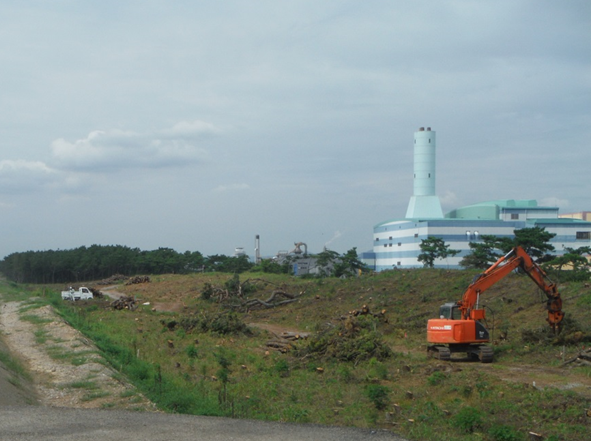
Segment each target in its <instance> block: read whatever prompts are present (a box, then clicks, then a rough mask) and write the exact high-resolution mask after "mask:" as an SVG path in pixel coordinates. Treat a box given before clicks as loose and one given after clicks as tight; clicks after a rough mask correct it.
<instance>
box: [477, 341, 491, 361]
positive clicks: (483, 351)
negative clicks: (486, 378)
mask: <svg viewBox="0 0 591 441" xmlns="http://www.w3.org/2000/svg"><path fill="white" fill-rule="evenodd" d="M493 357H494V351H493V348H492V347H491V346H487V345H481V346H480V351H479V353H478V358H479V359H480V362H481V363H492V361H493Z"/></svg>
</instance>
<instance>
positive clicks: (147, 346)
mask: <svg viewBox="0 0 591 441" xmlns="http://www.w3.org/2000/svg"><path fill="white" fill-rule="evenodd" d="M473 275H474V272H470V271H466V272H461V271H441V270H416V271H408V270H401V271H391V272H386V273H380V274H377V275H374V276H368V277H362V278H359V279H351V280H319V279H294V278H291V277H287V276H276V275H274V276H271V277H268V278H267V276H266V275H257V276H256V277H259V276H260V277H265V278H266V279H268V280H269V281H272V282H273V283H274V284H275V285H274V286H282V287H283V289H285V290H287V291H289V292H298V293H300V292H301V293H304V294H303V295H302V296H301V298H300V300H299V301H298V302H296V303H292V304H290V305H286V306H284V307H280V308H275V309H271V310H263V311H250V312H248V313H244V312H238V313H237V318H238V319H239V320H242V321H244V322H245V323H249V322H253V323H256V322H260V323H272V324H276V325H280V326H284V327H287V328H291V329H298V330H301V331H307V332H315V331H319V330H321V329H325V327H326V324H327V323H331V326H337V325H338V324H339V323H341V319H340V318H341V317H342V316H344V315H346V314H347V312H348V311H351V310H354V309H358V308H360V307H361V306H362V305H363V304H367V305H368V306H369V307H370V309H371V310H372V311H380V310H382V309H385V310H386V311H387V318H388V320H387V322H379V323H375V325H374V329H373V331H374V332H376V333H378V334H379V335H381V336H382V338H383V340H384V341H385V343H386V344H387V345H388V346H389V347H391V348H392V352H393V356H392V357H390V358H386V359H384V360H378V359H377V358H375V357H374V358H369V359H360V358H358V357H353V358H351V360H353V361H340V360H339V359H337V358H323V357H319V356H316V355H315V354H313V353H310V354H309V355H308V354H307V355H305V356H297V355H295V352H288V353H286V354H282V353H279V352H275V351H273V350H268V348H267V347H266V342H267V341H268V340H269V339H270V338H271V336H269V335H267V334H266V333H265V332H264V331H260V330H254V332H252V333H251V334H248V335H247V334H220V333H216V332H212V331H208V332H202V331H200V330H197V329H192V330H187V329H181V328H179V327H177V328H175V329H172V330H169V329H168V327H167V326H165V325H164V324H163V322H164V323H170V322H171V321H173V320H174V321H177V322H179V323H180V322H181V321H182V319H184V318H191V319H194V322H195V323H198V322H199V321H198V320H196V319H197V318H203V317H216V314H220V313H223V312H225V311H227V309H226V308H225V307H223V306H220V305H218V304H216V303H215V302H207V301H204V300H201V299H199V298H198V297H197V296H195V294H194V293H195V292H198V290H199V287H200V286H202V285H203V283H204V282H206V281H207V282H209V283H212V284H214V285H218V286H223V283H224V280H225V278H230V276H227V275H221V274H215V275H191V276H160V277H158V278H156V279H154V280H153V283H152V285H153V286H152V287H151V289H152V290H153V294H151V295H153V297H152V298H151V299H150V300H151V301H152V302H154V301H157V300H158V299H160V298H164V297H166V296H168V297H170V298H172V299H173V300H174V299H175V298H176V297H175V296H180V295H181V293H183V292H190V293H191V295H190V296H187V297H185V298H184V302H185V304H186V305H187V309H186V311H184V312H183V313H182V314H176V313H158V312H153V311H151V308H150V307H140V308H138V309H137V310H136V311H113V310H110V309H105V308H103V307H102V305H101V306H97V304H93V305H91V306H94V307H89V306H86V307H85V306H84V305H83V304H73V303H71V302H61V300H60V299H59V293H57V292H55V293H52V292H50V291H46V294H45V297H41V298H42V299H44V301H47V302H49V303H51V304H53V305H54V306H55V307H56V308H58V311H59V313H60V315H61V316H62V317H63V318H64V319H65V320H66V321H67V322H68V323H70V324H72V325H73V326H75V327H76V328H78V329H80V330H81V331H82V332H83V333H84V334H85V335H86V336H87V337H88V338H89V339H91V340H93V342H94V343H95V344H96V345H97V347H98V348H99V349H100V351H101V353H102V355H103V356H104V357H105V359H106V360H108V362H109V363H110V364H111V365H112V366H114V367H115V368H116V369H117V370H118V371H119V372H120V373H121V374H120V375H122V380H125V379H129V381H131V382H132V383H133V384H134V386H135V387H136V388H137V391H138V392H140V393H142V394H144V395H145V396H147V397H148V398H149V399H151V400H152V401H154V402H155V403H157V405H158V406H159V407H160V409H162V410H165V411H169V412H178V413H191V414H202V415H220V416H231V417H239V418H252V419H265V420H275V421H288V422H306V423H318V424H330V425H346V426H357V427H372V428H374V427H377V428H385V429H391V430H393V431H395V432H398V433H401V434H402V435H403V436H405V437H407V438H409V439H414V440H422V441H428V440H473V439H479V440H485V441H487V440H495V441H496V440H512V439H526V438H525V436H526V434H527V432H528V431H535V432H540V433H543V434H544V436H546V437H547V438H548V439H552V437H555V439H569V440H583V439H585V436H586V434H587V433H588V431H589V429H590V428H591V427H590V426H589V420H588V419H585V418H582V416H583V415H584V413H585V411H586V409H587V408H588V399H586V398H585V397H584V396H580V395H577V394H575V393H573V392H569V391H562V390H559V389H542V390H538V389H534V388H532V387H531V385H530V384H529V382H528V384H524V382H521V381H511V380H512V378H511V377H512V371H511V368H514V367H516V366H520V365H521V364H524V363H525V364H528V365H533V366H536V365H539V366H545V367H554V368H555V369H559V366H560V363H561V358H560V356H559V355H558V354H559V353H560V351H561V350H562V346H554V345H552V343H551V342H544V343H530V342H525V341H523V340H522V331H523V330H532V329H534V330H535V329H537V328H539V327H543V326H545V321H544V318H545V317H544V310H543V304H542V303H541V302H540V296H539V293H538V292H537V290H536V289H535V287H533V286H532V284H531V281H530V280H529V279H527V278H525V277H520V276H517V275H512V276H510V277H508V278H507V279H506V280H505V281H503V282H501V283H499V284H498V285H496V286H495V287H493V288H491V289H490V290H489V291H488V292H487V295H486V299H484V296H483V300H485V301H486V303H487V305H488V306H489V307H490V308H491V309H492V310H494V312H495V318H494V321H493V320H492V317H489V320H490V326H491V327H494V325H496V330H495V335H498V333H500V330H501V329H503V330H504V331H507V332H508V340H507V341H504V342H501V344H500V345H498V346H496V347H495V357H496V360H495V364H492V365H488V366H485V365H481V364H480V363H461V362H454V363H440V362H438V361H436V360H430V359H428V358H427V357H426V343H425V325H426V320H428V319H429V318H431V317H432V316H433V315H434V314H435V313H436V311H437V308H438V306H439V304H441V303H443V302H445V301H451V300H457V299H459V298H460V297H461V295H462V293H463V290H464V289H465V287H466V286H467V285H468V284H469V283H470V281H471V279H472V277H473ZM171 281H178V284H177V285H170V283H171ZM159 283H161V284H162V287H160V285H159ZM196 287H197V288H196ZM560 289H561V290H562V292H563V293H566V295H565V294H563V296H564V297H566V296H577V295H579V294H580V293H581V292H585V289H586V288H585V287H584V284H582V283H574V282H573V283H567V284H563V285H561V288H560ZM129 290H130V291H128V292H129V293H131V294H133V290H134V287H130V288H129ZM141 295H142V296H145V297H149V294H146V293H142V294H141ZM267 295H268V294H267V292H266V291H264V289H263V288H260V291H257V292H255V293H252V294H250V296H251V297H260V298H266V296H267ZM507 297H511V299H512V302H510V303H509V302H507V301H506V300H504V299H503V298H505V299H506V298H507ZM577 298H581V299H583V300H581V301H577V302H576V303H575V305H576V306H575V305H572V306H573V307H572V308H571V305H569V304H568V303H567V302H566V301H565V305H564V308H565V310H566V312H567V314H568V315H569V316H572V317H573V318H574V319H576V321H577V322H578V323H579V325H581V326H583V327H584V326H587V327H588V326H589V325H588V323H589V321H588V317H589V316H591V303H590V304H588V302H587V301H586V297H585V296H582V297H581V296H580V295H579V297H577ZM228 323H229V322H228ZM228 323H225V324H224V325H223V326H226V325H228ZM223 326H222V327H221V328H219V329H220V330H223ZM216 329H218V328H216ZM585 332H589V329H586V330H585ZM40 336H42V334H40ZM495 338H496V337H495ZM306 344H307V342H305V341H304V342H300V343H295V345H296V346H298V347H303V346H304V345H306ZM343 347H344V348H345V349H346V348H347V346H343ZM349 348H353V349H355V348H356V347H355V346H350V347H349ZM357 349H359V348H357ZM362 349H364V350H365V349H367V348H362ZM370 349H371V348H370ZM52 350H53V351H54V352H55V356H56V357H62V358H66V359H67V358H69V359H71V361H72V363H73V364H76V363H82V362H84V361H85V359H86V357H85V356H84V355H80V354H74V353H70V352H69V351H64V350H63V349H57V348H55V349H52ZM577 350H578V347H577V346H567V351H570V352H569V353H572V354H574V353H575V352H576V351H577ZM267 351H268V352H267ZM567 374H569V375H575V376H578V377H577V378H582V379H583V380H584V379H589V378H590V377H591V369H589V368H574V369H572V370H570V371H568V372H566V371H564V375H567ZM85 383H89V384H92V381H88V382H85ZM81 388H84V389H89V392H88V397H89V399H96V398H99V396H95V395H96V394H100V391H96V390H93V389H92V388H88V387H83V386H81ZM409 392H411V395H412V396H411V395H409ZM135 394H136V393H135V392H133V393H132V392H129V395H127V394H126V395H125V396H126V397H130V398H131V399H132V400H136V399H137V402H138V403H139V402H140V401H141V397H140V396H139V395H135ZM134 395H135V396H134ZM319 396H320V397H322V399H321V400H319V399H318V397H319Z"/></svg>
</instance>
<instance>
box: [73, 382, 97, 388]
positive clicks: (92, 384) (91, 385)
mask: <svg viewBox="0 0 591 441" xmlns="http://www.w3.org/2000/svg"><path fill="white" fill-rule="evenodd" d="M66 387H71V388H73V389H97V388H98V386H97V384H96V383H95V382H94V381H75V382H74V383H69V384H67V385H66Z"/></svg>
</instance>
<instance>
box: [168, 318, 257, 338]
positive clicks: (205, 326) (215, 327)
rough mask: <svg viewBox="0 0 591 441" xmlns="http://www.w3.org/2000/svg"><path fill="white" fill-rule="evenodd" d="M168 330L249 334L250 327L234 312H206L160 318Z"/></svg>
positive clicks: (250, 332)
mask: <svg viewBox="0 0 591 441" xmlns="http://www.w3.org/2000/svg"><path fill="white" fill-rule="evenodd" d="M160 323H161V324H162V325H163V326H165V327H166V328H167V329H168V330H169V331H174V330H175V329H177V328H182V329H183V330H184V331H185V332H186V333H187V334H189V333H192V332H197V333H200V332H203V333H207V332H211V333H213V334H217V335H239V334H242V335H251V334H252V331H251V329H250V328H249V327H248V326H247V325H246V324H245V323H244V322H243V321H242V319H241V318H240V317H239V316H238V315H237V314H236V313H234V312H220V313H207V312H201V313H200V314H198V315H195V316H188V317H183V318H181V319H180V320H178V321H177V320H160Z"/></svg>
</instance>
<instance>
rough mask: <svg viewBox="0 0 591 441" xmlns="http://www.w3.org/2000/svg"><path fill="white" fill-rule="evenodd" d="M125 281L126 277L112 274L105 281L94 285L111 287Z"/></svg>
mask: <svg viewBox="0 0 591 441" xmlns="http://www.w3.org/2000/svg"><path fill="white" fill-rule="evenodd" d="M125 279H127V276H124V275H123V274H114V275H112V276H111V277H109V278H107V279H103V280H100V281H98V282H96V284H97V285H113V284H116V283H119V282H121V281H122V280H125Z"/></svg>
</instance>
